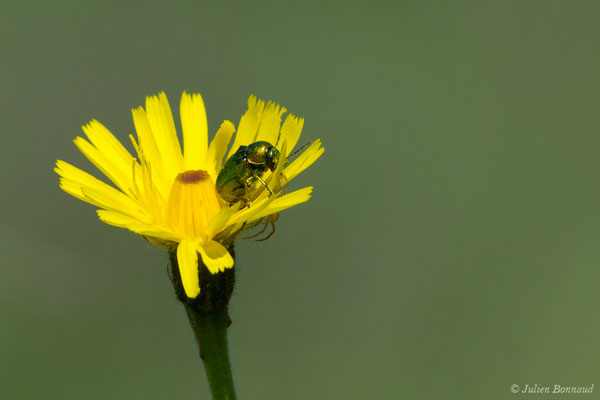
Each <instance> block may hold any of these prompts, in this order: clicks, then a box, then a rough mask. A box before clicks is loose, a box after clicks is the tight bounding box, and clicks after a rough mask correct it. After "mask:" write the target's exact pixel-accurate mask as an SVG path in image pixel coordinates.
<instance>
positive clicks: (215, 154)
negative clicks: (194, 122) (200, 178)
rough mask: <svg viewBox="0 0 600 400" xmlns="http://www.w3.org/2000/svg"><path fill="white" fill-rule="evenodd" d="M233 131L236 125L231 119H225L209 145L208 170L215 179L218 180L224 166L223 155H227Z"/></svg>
mask: <svg viewBox="0 0 600 400" xmlns="http://www.w3.org/2000/svg"><path fill="white" fill-rule="evenodd" d="M233 132H235V127H234V126H233V124H232V123H231V122H230V121H223V123H222V124H221V127H220V128H219V130H218V131H217V133H216V135H215V137H214V138H213V140H212V141H211V142H210V146H209V147H208V155H207V157H206V170H207V171H208V174H209V175H210V176H211V177H212V178H213V179H214V180H215V181H216V180H217V176H218V175H219V172H221V168H222V167H223V157H225V153H226V152H227V145H228V144H229V141H230V140H231V136H232V135H233Z"/></svg>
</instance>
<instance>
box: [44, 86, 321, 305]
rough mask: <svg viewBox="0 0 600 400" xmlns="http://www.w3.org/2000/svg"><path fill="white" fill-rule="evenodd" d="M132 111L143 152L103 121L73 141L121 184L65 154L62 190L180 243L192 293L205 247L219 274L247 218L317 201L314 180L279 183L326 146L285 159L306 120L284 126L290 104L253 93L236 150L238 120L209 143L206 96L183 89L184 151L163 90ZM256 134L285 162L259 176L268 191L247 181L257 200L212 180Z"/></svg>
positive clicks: (154, 238) (132, 226)
mask: <svg viewBox="0 0 600 400" xmlns="http://www.w3.org/2000/svg"><path fill="white" fill-rule="evenodd" d="M132 112H133V121H134V124H135V129H136V131H137V137H134V136H133V135H129V137H130V139H131V142H132V144H133V148H134V149H135V153H136V156H137V157H134V156H132V155H131V154H130V153H129V151H127V150H126V149H125V147H124V146H123V145H122V144H121V143H120V142H119V141H118V140H117V139H116V138H115V137H114V136H113V135H112V133H110V132H109V131H108V129H106V128H105V127H104V126H103V125H102V124H101V123H100V122H98V121H96V120H92V121H91V122H90V123H88V124H87V125H85V126H84V127H83V131H84V132H85V134H86V136H87V140H86V139H84V138H83V137H76V138H75V140H74V142H75V145H76V146H77V147H78V148H79V150H81V152H82V153H83V154H84V155H85V156H86V157H87V158H88V159H89V160H90V161H91V162H92V163H93V164H94V165H95V166H96V167H98V169H99V170H100V171H101V172H102V173H104V175H106V177H107V178H108V179H109V180H110V181H112V183H113V184H114V186H116V187H113V186H111V185H109V184H107V183H105V182H103V181H100V180H98V179H96V178H94V177H93V176H92V175H90V174H88V173H86V172H84V171H82V170H80V169H79V168H76V167H74V166H72V165H70V164H69V163H67V162H65V161H61V160H58V161H57V162H56V168H55V171H56V172H57V173H58V174H59V175H60V177H61V178H60V187H61V189H63V190H64V191H65V192H67V193H69V194H71V195H73V196H75V197H77V198H78V199H81V200H83V201H85V202H88V203H90V204H93V205H95V206H97V207H99V210H98V211H97V213H98V217H99V218H100V220H101V221H103V222H105V223H107V224H109V225H114V226H117V227H121V228H127V229H129V230H131V231H133V232H135V233H137V234H140V235H142V236H144V237H145V238H147V239H148V240H149V241H151V242H152V243H154V244H157V245H165V246H172V245H177V261H178V264H179V269H180V274H181V278H182V282H183V286H184V289H185V292H186V295H187V296H188V297H190V298H195V297H197V296H198V294H199V293H200V285H199V281H198V280H199V278H198V254H200V256H201V257H202V261H203V263H204V265H206V267H207V268H208V270H209V271H210V272H211V273H213V274H215V273H218V272H219V271H224V270H225V269H226V268H232V267H233V265H234V260H233V258H232V257H231V255H230V254H229V252H228V250H227V246H229V245H230V244H231V243H232V242H233V241H234V240H235V238H236V234H237V233H238V232H240V230H241V229H243V227H244V226H245V224H247V223H249V222H252V221H256V220H259V219H261V218H263V217H266V216H269V215H271V214H274V213H277V212H279V211H281V210H284V209H286V208H289V207H292V206H295V205H297V204H300V203H302V202H305V201H307V200H308V199H309V198H310V194H311V192H312V187H305V188H303V189H299V190H296V191H294V192H291V193H287V194H282V191H281V187H282V184H285V183H286V182H287V181H290V180H292V179H293V178H294V177H295V176H297V175H298V174H299V173H300V172H302V171H303V170H305V169H306V168H308V167H309V166H310V165H311V164H312V163H313V162H315V161H316V159H317V158H319V157H320V156H321V154H322V153H323V151H324V149H323V148H322V147H321V141H320V140H316V141H314V142H313V143H312V144H311V145H310V146H309V147H308V148H307V149H306V150H305V151H303V152H302V153H301V154H300V155H298V157H297V158H296V159H295V160H294V161H292V162H290V163H289V164H288V163H287V157H288V156H289V155H290V153H291V150H292V149H293V148H294V146H295V145H296V143H297V142H298V139H299V137H300V133H301V131H302V126H303V124H304V119H303V118H298V117H296V116H294V115H292V114H289V115H288V116H287V117H286V119H285V121H284V122H283V124H281V118H282V115H283V114H284V113H285V112H286V109H285V108H284V107H280V106H279V105H277V104H275V103H272V102H268V103H266V104H265V102H264V101H262V100H259V99H257V98H256V97H254V96H250V98H249V99H248V110H247V111H246V113H245V114H244V115H243V116H242V118H241V119H240V123H239V125H238V131H237V134H236V135H235V138H234V140H233V145H232V146H231V147H230V149H229V152H228V151H227V149H228V145H229V143H230V141H231V138H232V136H233V135H234V132H235V127H234V125H233V124H232V123H231V122H229V121H225V122H223V123H222V124H221V127H220V128H219V130H218V131H217V133H216V134H215V136H214V138H213V139H212V141H211V142H210V144H209V143H208V128H207V120H206V112H205V109H204V102H203V100H202V97H201V96H200V95H199V94H194V95H190V94H187V93H185V92H184V93H183V95H182V97H181V105H180V114H181V126H182V130H183V153H182V151H181V146H180V143H179V139H178V137H177V133H176V130H175V123H174V121H173V115H172V113H171V108H170V106H169V103H168V101H167V97H166V96H165V94H164V93H160V94H159V95H158V96H150V97H147V98H146V108H145V109H144V108H142V107H141V106H140V107H138V108H137V109H134V110H132ZM256 141H266V142H269V143H272V144H273V146H275V147H276V148H277V150H279V153H280V154H281V158H282V160H284V161H285V162H279V163H278V164H277V167H276V169H274V170H273V171H270V170H268V171H266V172H265V173H264V175H262V180H263V181H264V183H265V184H266V186H267V188H268V189H267V188H265V185H263V184H261V182H256V183H253V182H252V183H251V184H248V186H247V191H248V192H249V193H248V194H249V196H250V197H251V199H252V201H251V202H250V203H245V202H239V203H233V204H232V203H229V202H227V201H224V200H223V198H222V197H221V196H220V195H219V193H218V191H217V189H216V186H215V181H216V180H217V177H218V175H219V172H220V171H221V168H222V166H223V161H224V159H228V158H229V157H230V156H232V155H233V154H234V153H235V152H236V151H237V150H238V148H239V147H240V146H247V145H249V144H251V143H254V142H256Z"/></svg>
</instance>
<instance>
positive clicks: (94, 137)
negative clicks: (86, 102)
mask: <svg viewBox="0 0 600 400" xmlns="http://www.w3.org/2000/svg"><path fill="white" fill-rule="evenodd" d="M83 131H84V132H85V134H86V136H87V137H88V139H89V140H90V142H92V144H93V145H94V146H95V147H96V148H97V149H98V151H100V152H101V153H102V154H104V156H106V158H107V159H108V160H111V161H112V162H113V164H114V166H115V167H117V168H118V169H119V170H121V171H122V172H123V173H126V174H128V173H131V165H132V162H133V157H132V156H131V154H129V152H128V151H127V150H126V149H125V147H123V145H122V144H121V143H120V142H119V141H118V140H117V139H116V138H115V137H114V135H113V134H112V133H110V131H109V130H108V129H106V128H105V127H104V125H102V124H101V123H100V122H98V121H96V120H92V121H90V122H89V123H88V124H87V125H84V126H83Z"/></svg>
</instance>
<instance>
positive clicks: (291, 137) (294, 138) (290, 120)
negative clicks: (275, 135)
mask: <svg viewBox="0 0 600 400" xmlns="http://www.w3.org/2000/svg"><path fill="white" fill-rule="evenodd" d="M303 126H304V118H298V117H296V116H295V115H293V114H289V115H288V116H287V117H286V119H285V121H284V122H283V126H282V127H281V136H280V137H279V143H278V144H277V148H280V146H281V143H283V142H284V141H287V145H288V147H287V151H286V153H285V154H282V156H285V157H283V158H284V159H286V158H287V157H288V156H289V155H290V153H291V152H292V149H293V148H294V146H296V143H298V139H299V138H300V133H302V127H303Z"/></svg>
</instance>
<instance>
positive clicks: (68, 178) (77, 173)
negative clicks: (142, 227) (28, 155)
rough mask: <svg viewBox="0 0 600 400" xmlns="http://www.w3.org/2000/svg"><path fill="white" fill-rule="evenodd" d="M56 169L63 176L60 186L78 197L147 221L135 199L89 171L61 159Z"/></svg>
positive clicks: (144, 213)
mask: <svg viewBox="0 0 600 400" xmlns="http://www.w3.org/2000/svg"><path fill="white" fill-rule="evenodd" d="M82 140H83V139H82ZM54 171H56V173H57V174H59V175H60V176H61V180H60V188H61V189H63V190H64V191H65V192H67V193H69V194H71V195H73V196H75V197H77V198H78V199H81V200H83V201H86V202H88V203H90V204H93V205H95V206H98V207H101V208H106V209H111V210H116V211H119V212H122V213H125V214H128V215H130V216H133V217H135V218H138V220H139V221H147V219H148V216H147V214H146V212H145V211H144V210H142V209H141V207H140V205H139V204H138V203H137V202H136V201H135V200H134V199H132V198H131V197H129V196H127V195H125V194H124V193H122V192H120V191H118V190H117V189H115V188H113V187H112V186H109V185H107V184H106V183H104V182H102V181H101V180H99V179H96V178H95V177H93V176H91V175H90V174H88V173H87V172H84V171H82V170H80V169H79V168H77V167H74V166H72V165H70V164H69V163H67V162H65V161H61V160H58V161H57V162H56V168H55V169H54Z"/></svg>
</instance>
